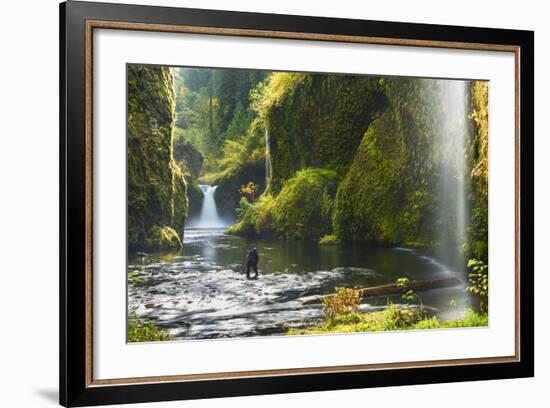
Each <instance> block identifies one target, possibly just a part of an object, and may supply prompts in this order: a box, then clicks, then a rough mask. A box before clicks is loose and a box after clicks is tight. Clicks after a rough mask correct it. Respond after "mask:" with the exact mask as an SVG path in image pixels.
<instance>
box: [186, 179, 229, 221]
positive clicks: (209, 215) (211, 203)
mask: <svg viewBox="0 0 550 408" xmlns="http://www.w3.org/2000/svg"><path fill="white" fill-rule="evenodd" d="M199 187H200V189H201V190H202V193H203V194H204V199H203V201H202V208H201V212H200V215H199V217H198V219H197V220H196V221H195V222H193V224H192V225H190V226H189V227H192V228H225V227H226V225H225V223H224V222H223V220H222V219H221V218H220V217H219V215H218V210H217V208H216V201H215V200H214V193H215V192H216V189H217V188H218V186H209V185H206V184H199Z"/></svg>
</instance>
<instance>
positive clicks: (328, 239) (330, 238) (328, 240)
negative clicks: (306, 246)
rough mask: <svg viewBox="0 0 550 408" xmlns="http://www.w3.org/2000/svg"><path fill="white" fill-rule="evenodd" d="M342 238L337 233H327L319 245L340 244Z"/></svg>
mask: <svg viewBox="0 0 550 408" xmlns="http://www.w3.org/2000/svg"><path fill="white" fill-rule="evenodd" d="M339 243H340V240H339V239H338V237H337V236H336V235H325V236H324V237H323V238H321V240H320V241H319V245H338V244H339Z"/></svg>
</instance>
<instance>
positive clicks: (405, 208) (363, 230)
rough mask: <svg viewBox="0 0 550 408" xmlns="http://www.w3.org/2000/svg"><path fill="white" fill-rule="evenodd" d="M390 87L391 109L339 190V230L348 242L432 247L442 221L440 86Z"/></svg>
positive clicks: (402, 82) (401, 83) (403, 83)
mask: <svg viewBox="0 0 550 408" xmlns="http://www.w3.org/2000/svg"><path fill="white" fill-rule="evenodd" d="M385 88H386V94H387V95H388V100H389V107H388V109H387V110H386V112H385V113H384V114H383V115H382V116H381V117H380V118H378V119H377V120H376V121H374V122H373V123H372V125H371V126H370V127H369V129H368V130H367V132H366V133H365V134H364V137H363V139H362V141H361V144H360V146H359V148H358V149H357V151H356V152H355V157H354V160H353V164H352V165H351V168H350V170H349V172H348V173H347V175H346V176H345V178H344V180H343V181H342V183H341V185H340V187H339V189H338V193H337V196H336V203H335V214H334V230H335V233H336V235H337V236H338V237H339V238H340V239H343V240H350V241H362V242H369V243H375V244H382V245H389V244H409V245H427V244H429V243H430V242H431V241H432V240H433V239H434V238H435V229H436V227H437V225H438V216H439V214H438V211H437V210H438V202H439V195H438V188H439V185H438V180H439V165H438V160H439V156H438V151H437V150H436V149H434V146H437V143H436V142H437V137H438V136H437V132H438V128H437V126H436V125H435V124H437V123H439V120H440V118H441V112H440V111H439V110H440V109H441V108H440V107H439V103H438V100H437V99H436V98H435V96H436V95H437V88H438V83H437V82H435V81H433V80H420V79H414V80H410V79H393V80H390V81H386V82H385Z"/></svg>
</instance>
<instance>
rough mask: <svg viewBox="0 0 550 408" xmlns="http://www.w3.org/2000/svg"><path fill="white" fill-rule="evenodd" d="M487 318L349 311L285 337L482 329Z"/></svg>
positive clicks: (392, 309) (407, 309) (405, 311)
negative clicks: (461, 328) (446, 318)
mask: <svg viewBox="0 0 550 408" xmlns="http://www.w3.org/2000/svg"><path fill="white" fill-rule="evenodd" d="M488 325H489V318H488V316H487V314H486V313H476V312H474V311H473V310H472V309H467V310H466V315H465V316H464V317H463V318H461V319H457V320H450V321H440V320H439V319H438V318H437V317H426V316H425V315H424V313H422V312H420V311H419V310H416V309H413V308H410V307H405V308H403V307H398V306H396V305H390V306H389V307H388V308H386V309H385V310H383V311H377V312H368V313H361V312H351V313H345V314H341V315H336V316H334V317H333V318H332V319H330V320H324V321H323V322H321V323H320V324H317V325H316V326H313V327H308V328H305V329H289V330H288V331H287V334H289V335H296V334H326V333H359V332H374V331H390V330H424V329H450V328H459V327H486V326H488Z"/></svg>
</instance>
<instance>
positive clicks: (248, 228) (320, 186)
mask: <svg viewBox="0 0 550 408" xmlns="http://www.w3.org/2000/svg"><path fill="white" fill-rule="evenodd" d="M335 190H336V172H334V171H332V170H326V169H316V168H308V169H304V170H300V171H298V172H297V173H296V175H295V176H294V177H293V178H291V179H290V180H288V181H287V182H286V183H285V186H284V187H283V189H282V190H281V192H280V193H279V194H278V195H277V196H276V197H274V196H273V195H271V194H264V195H262V196H261V197H260V199H259V200H258V202H257V203H255V204H253V205H252V206H250V207H249V208H248V209H247V211H246V212H245V214H244V216H243V219H242V220H241V221H240V222H239V223H238V224H237V225H235V226H234V227H232V228H231V229H229V231H228V233H233V234H238V235H260V236H272V235H276V236H278V237H281V238H285V239H305V238H320V237H322V236H323V235H325V234H327V233H330V231H331V219H332V208H333V196H334V192H335Z"/></svg>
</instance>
